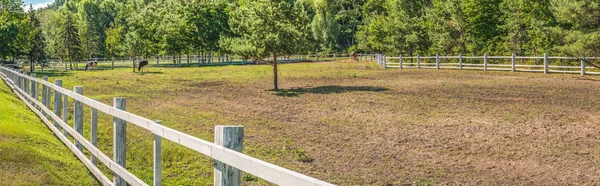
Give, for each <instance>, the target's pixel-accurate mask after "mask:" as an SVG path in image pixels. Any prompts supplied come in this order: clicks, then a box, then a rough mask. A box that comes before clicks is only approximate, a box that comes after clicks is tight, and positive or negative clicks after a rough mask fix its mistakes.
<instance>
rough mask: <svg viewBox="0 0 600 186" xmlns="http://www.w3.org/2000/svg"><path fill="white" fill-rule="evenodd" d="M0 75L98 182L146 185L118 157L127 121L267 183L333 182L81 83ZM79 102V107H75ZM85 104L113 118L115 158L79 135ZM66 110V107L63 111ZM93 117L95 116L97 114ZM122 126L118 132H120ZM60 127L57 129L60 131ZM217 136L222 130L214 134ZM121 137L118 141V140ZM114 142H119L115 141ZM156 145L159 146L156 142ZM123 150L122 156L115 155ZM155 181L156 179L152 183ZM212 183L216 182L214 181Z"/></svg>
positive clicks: (1, 72)
mask: <svg viewBox="0 0 600 186" xmlns="http://www.w3.org/2000/svg"><path fill="white" fill-rule="evenodd" d="M0 77H1V78H2V79H3V80H4V81H5V82H6V84H7V85H8V86H9V87H10V88H11V89H12V90H13V91H14V92H15V93H16V94H17V96H18V97H19V98H21V100H23V101H24V102H25V104H26V105H27V106H28V107H29V108H30V109H31V110H32V111H33V112H35V113H36V114H37V115H38V116H39V117H40V118H41V119H42V120H43V122H44V123H45V124H46V125H47V126H48V128H50V129H51V130H52V131H53V132H54V133H55V134H56V136H57V137H58V138H59V139H60V140H61V141H62V142H63V143H65V144H66V145H67V147H69V148H70V149H71V151H73V153H74V154H75V155H76V156H77V157H78V158H79V159H80V160H81V161H82V162H83V163H84V165H85V166H86V167H87V168H88V169H89V170H90V172H92V174H93V175H94V176H95V177H96V178H97V179H98V180H99V181H100V183H102V184H103V185H125V182H127V183H128V184H129V185H147V184H146V183H144V182H143V181H142V180H140V179H139V178H137V177H136V176H135V175H133V174H132V173H131V172H129V171H128V170H127V169H126V168H124V167H125V161H121V160H124V159H125V157H124V156H125V153H124V152H125V151H126V146H119V145H118V144H121V145H126V143H125V142H124V140H125V137H124V136H125V133H121V132H124V131H125V130H124V128H125V127H126V125H125V122H129V123H131V124H134V125H136V126H138V127H141V128H143V129H146V130H148V131H150V132H152V133H153V134H154V138H155V139H157V138H159V139H160V138H164V139H167V140H170V141H173V142H175V143H177V144H179V145H182V146H185V147H187V148H189V149H192V150H194V151H197V152H199V153H202V154H204V155H206V156H208V157H211V158H212V159H214V160H216V161H218V162H221V163H224V164H226V165H229V166H231V167H235V168H237V169H239V170H241V171H244V172H246V173H249V174H252V175H255V176H257V177H259V178H262V179H264V180H266V181H269V182H272V183H274V184H278V185H332V184H330V183H327V182H324V181H321V180H318V179H315V178H312V177H308V176H306V175H303V174H300V173H297V172H294V171H291V170H289V169H285V168H282V167H279V166H277V165H273V164H270V163H267V162H264V161H262V160H259V159H256V158H253V157H251V156H248V155H245V154H243V153H240V152H237V151H235V150H233V149H229V148H226V147H224V146H221V145H217V144H214V143H210V142H207V141H205V140H202V139H199V138H196V137H193V136H191V135H188V134H185V133H182V132H179V131H177V130H174V129H171V128H169V127H165V126H163V125H161V124H159V123H156V122H155V121H152V120H149V119H146V118H143V117H140V116H137V115H135V114H132V113H129V112H126V111H125V109H124V108H125V107H124V106H125V105H124V104H125V102H124V98H115V105H114V107H113V106H109V105H105V104H103V103H101V102H98V101H96V100H93V99H90V98H88V97H85V96H84V95H83V87H79V86H78V87H76V88H75V90H77V93H76V92H73V91H70V90H67V89H65V88H63V87H61V81H60V80H56V81H55V83H56V84H52V83H50V82H48V81H47V79H48V78H47V77H44V78H43V79H44V80H42V79H37V78H36V77H35V75H32V76H29V75H27V74H24V73H23V72H16V71H14V70H11V69H8V68H5V67H0ZM40 86H42V91H41V92H42V95H41V100H42V101H41V102H40V101H39V100H40V95H39V87H40ZM52 92H54V95H55V96H54V98H55V99H54V110H51V109H50V103H51V101H52V100H51V97H52V96H51V95H52ZM63 96H64V98H65V99H64V100H62V101H64V102H62V103H61V100H60V99H61V97H63ZM67 97H69V98H72V99H73V100H74V102H75V108H74V116H75V117H73V118H74V119H75V120H74V125H75V127H74V128H75V129H73V128H71V127H70V126H69V125H68V124H67V123H68V122H67V119H68V117H65V116H67V114H66V113H63V114H64V115H63V116H64V117H63V118H61V117H60V113H61V106H62V109H64V108H67V107H68V103H67V99H66V98H67ZM78 105H79V106H78ZM82 105H84V106H89V107H91V108H92V115H94V112H96V115H97V111H100V112H103V113H106V114H108V115H111V116H113V117H114V118H115V122H114V125H115V126H116V127H115V132H114V138H115V139H113V140H114V142H115V143H114V145H115V146H114V150H115V153H114V154H115V157H114V158H113V159H114V160H113V159H111V158H109V157H108V156H106V155H105V154H104V153H103V152H102V151H100V150H99V149H98V148H97V147H96V140H97V137H96V136H94V135H95V134H94V132H92V137H91V141H92V142H90V141H88V140H87V139H86V138H85V137H83V136H82V132H83V131H82V130H81V129H82V125H83V123H81V122H82V119H79V118H80V117H83V108H82V107H83V106H82ZM66 110H68V109H65V111H66ZM96 117H97V116H96ZM94 120H96V122H97V119H92V127H91V128H92V130H97V128H95V127H97V126H95V125H96V124H95V123H94ZM121 129H122V131H120V130H121ZM61 130H62V131H61ZM67 135H71V136H72V137H73V138H74V140H75V141H76V143H73V142H72V141H69V139H68V138H67ZM216 135H221V134H216ZM120 140H123V141H120ZM117 142H118V143H117ZM159 147H160V146H159ZM83 149H86V150H87V151H89V152H90V154H91V155H92V158H91V160H90V159H88V157H86V156H85V155H84V154H83ZM159 149H160V148H158V149H156V144H155V152H156V151H157V150H159ZM119 154H122V155H119ZM154 157H155V158H157V157H158V158H159V159H158V160H157V159H155V161H154V162H155V166H154V168H155V169H160V167H161V166H160V165H158V166H156V164H157V163H159V164H160V162H161V160H160V157H161V156H160V155H158V156H156V155H155V156H154ZM96 160H98V161H100V162H101V163H103V164H104V165H105V166H106V167H108V168H109V169H110V170H111V171H112V172H113V174H114V176H115V177H114V181H111V180H110V179H109V178H107V177H106V176H105V175H104V174H103V173H102V172H101V171H100V170H99V169H98V167H97V165H96ZM154 172H155V178H154V181H155V185H160V182H161V181H160V180H161V179H160V178H156V176H159V177H160V174H158V175H157V174H156V173H160V172H161V171H160V170H154ZM157 180H158V181H157ZM215 184H217V183H215Z"/></svg>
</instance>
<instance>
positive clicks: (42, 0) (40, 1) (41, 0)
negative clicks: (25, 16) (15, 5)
mask: <svg viewBox="0 0 600 186" xmlns="http://www.w3.org/2000/svg"><path fill="white" fill-rule="evenodd" d="M52 2H54V0H23V5H24V7H25V10H29V4H32V5H33V9H38V8H44V7H46V6H48V4H50V3H52Z"/></svg>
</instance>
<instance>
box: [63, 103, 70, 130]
mask: <svg viewBox="0 0 600 186" xmlns="http://www.w3.org/2000/svg"><path fill="white" fill-rule="evenodd" d="M62 96H63V100H62V101H63V104H62V108H63V111H62V114H63V118H62V119H63V121H64V122H65V123H69V122H68V121H69V96H67V95H62ZM63 134H64V135H65V136H69V133H68V132H67V129H64V128H63Z"/></svg>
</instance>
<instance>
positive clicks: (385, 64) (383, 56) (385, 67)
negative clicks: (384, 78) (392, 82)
mask: <svg viewBox="0 0 600 186" xmlns="http://www.w3.org/2000/svg"><path fill="white" fill-rule="evenodd" d="M381 57H382V60H383V69H387V57H385V55H384V54H381Z"/></svg>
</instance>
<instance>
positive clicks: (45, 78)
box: [42, 76, 48, 106]
mask: <svg viewBox="0 0 600 186" xmlns="http://www.w3.org/2000/svg"><path fill="white" fill-rule="evenodd" d="M42 80H44V81H48V76H43V77H42ZM47 96H48V93H47V92H46V85H44V84H42V105H44V106H46V101H47V99H46V97H47Z"/></svg>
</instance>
